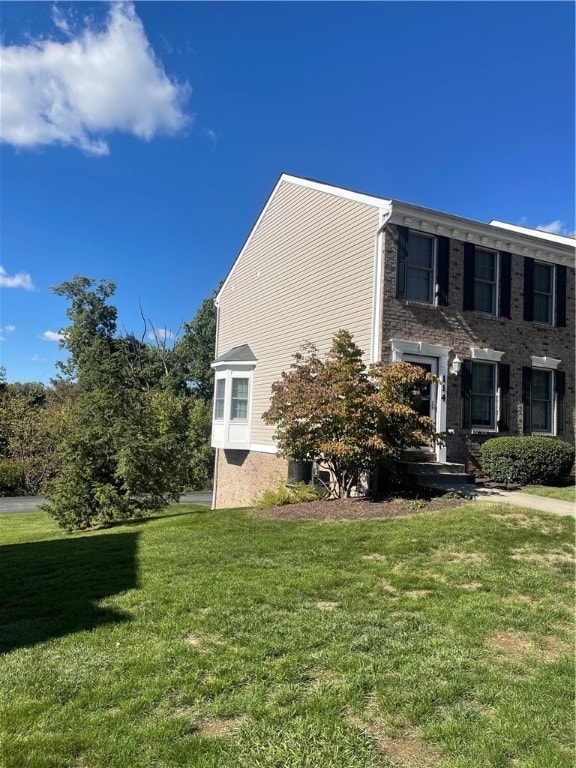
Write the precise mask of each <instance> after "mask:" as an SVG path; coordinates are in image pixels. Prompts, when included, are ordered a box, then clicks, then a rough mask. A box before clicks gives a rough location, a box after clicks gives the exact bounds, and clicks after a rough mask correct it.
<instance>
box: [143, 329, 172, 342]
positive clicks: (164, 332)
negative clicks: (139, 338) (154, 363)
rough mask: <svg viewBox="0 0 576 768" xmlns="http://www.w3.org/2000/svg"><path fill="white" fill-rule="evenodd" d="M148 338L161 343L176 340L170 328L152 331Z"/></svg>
mask: <svg viewBox="0 0 576 768" xmlns="http://www.w3.org/2000/svg"><path fill="white" fill-rule="evenodd" d="M148 338H149V339H150V340H151V341H156V340H158V341H161V342H165V341H167V340H168V339H174V338H176V337H175V336H174V334H173V333H172V331H171V330H170V329H169V328H155V329H154V330H153V331H150V332H149V333H148Z"/></svg>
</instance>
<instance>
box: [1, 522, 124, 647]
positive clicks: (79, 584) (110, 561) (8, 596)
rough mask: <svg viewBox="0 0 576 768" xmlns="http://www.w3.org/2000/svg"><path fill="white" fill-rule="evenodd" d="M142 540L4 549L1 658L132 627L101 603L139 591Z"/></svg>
mask: <svg viewBox="0 0 576 768" xmlns="http://www.w3.org/2000/svg"><path fill="white" fill-rule="evenodd" d="M138 535H139V534H138V532H137V531H133V532H132V531H130V532H128V533H116V534H114V535H102V536H85V537H79V538H74V539H60V540H55V541H40V542H31V543H28V544H9V545H5V546H2V547H0V653H2V652H6V651H11V650H14V649H15V648H21V647H25V646H31V645H35V644H36V643H40V642H43V641H45V640H49V639H51V638H55V637H62V636H63V635H68V634H71V633H73V632H79V631H81V630H86V629H94V628H95V627H98V626H101V625H103V624H113V623H118V622H123V621H128V620H129V616H128V615H127V614H123V613H121V612H119V611H114V610H111V609H108V608H103V607H101V606H99V605H98V601H100V600H103V599H104V598H106V597H110V596H112V595H116V594H118V593H119V592H123V591H125V590H127V589H134V588H135V587H137V586H138V570H137V548H138Z"/></svg>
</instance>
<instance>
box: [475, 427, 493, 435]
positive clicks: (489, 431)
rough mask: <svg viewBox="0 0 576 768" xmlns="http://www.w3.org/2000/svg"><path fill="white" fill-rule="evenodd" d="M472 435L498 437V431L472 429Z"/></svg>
mask: <svg viewBox="0 0 576 768" xmlns="http://www.w3.org/2000/svg"><path fill="white" fill-rule="evenodd" d="M470 434H471V435H497V434H498V430H497V429H479V428H478V427H472V429H471V430H470Z"/></svg>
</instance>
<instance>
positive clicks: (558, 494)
mask: <svg viewBox="0 0 576 768" xmlns="http://www.w3.org/2000/svg"><path fill="white" fill-rule="evenodd" d="M522 493H531V494H533V495H534V496H548V497H549V498H551V499H559V500H560V501H571V502H572V503H576V486H574V485H566V486H551V485H528V486H526V487H525V488H522Z"/></svg>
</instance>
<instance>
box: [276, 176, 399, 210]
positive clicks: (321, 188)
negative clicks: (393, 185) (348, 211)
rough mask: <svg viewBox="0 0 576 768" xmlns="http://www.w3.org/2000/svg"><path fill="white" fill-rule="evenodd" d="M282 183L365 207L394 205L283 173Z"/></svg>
mask: <svg viewBox="0 0 576 768" xmlns="http://www.w3.org/2000/svg"><path fill="white" fill-rule="evenodd" d="M280 181H289V182H290V183H291V184H297V185H298V186H300V187H306V188H307V189H315V190H316V191H317V192H326V194H328V195H335V196H336V197H343V198H344V199H345V200H353V201H354V202H355V203H364V204H365V205H372V206H374V207H375V208H382V207H383V206H390V205H391V204H392V200H388V199H386V198H384V197H375V196H374V195H366V194H364V193H363V192H354V191H353V190H351V189H343V188H342V187H334V186H333V185H332V184H325V183H324V182H322V181H314V180H313V179H302V178H300V177H299V176H290V175H289V174H287V173H283V174H282V176H280Z"/></svg>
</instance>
